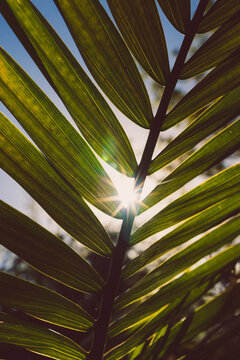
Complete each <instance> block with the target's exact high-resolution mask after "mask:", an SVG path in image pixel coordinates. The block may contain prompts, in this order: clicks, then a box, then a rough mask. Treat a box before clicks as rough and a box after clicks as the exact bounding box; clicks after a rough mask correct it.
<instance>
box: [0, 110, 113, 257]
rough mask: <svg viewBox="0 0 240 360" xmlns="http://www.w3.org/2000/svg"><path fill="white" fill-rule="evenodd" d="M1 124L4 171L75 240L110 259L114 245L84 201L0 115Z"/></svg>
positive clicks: (0, 141) (0, 147) (1, 164)
mask: <svg viewBox="0 0 240 360" xmlns="http://www.w3.org/2000/svg"><path fill="white" fill-rule="evenodd" d="M0 120H1V121H0V150H1V157H0V166H1V168H2V169H3V170H4V171H6V172H7V173H8V174H9V175H10V176H11V177H13V178H14V179H15V180H16V181H17V182H18V183H19V184H20V185H21V186H22V187H23V188H24V189H25V190H26V191H28V193H29V194H30V195H31V196H32V197H33V198H34V199H35V200H36V201H37V202H38V203H39V204H40V205H41V206H42V207H43V209H44V210H45V211H46V212H47V213H48V214H49V215H50V216H51V217H52V218H53V219H54V220H55V221H56V222H57V223H59V225H60V226H61V227H62V228H63V229H64V230H66V231H67V232H68V233H69V234H70V235H72V236H73V237H74V238H75V239H76V240H78V241H80V242H81V243H83V244H84V245H86V246H87V247H89V248H90V249H92V250H93V251H95V252H97V253H99V254H105V255H109V254H110V253H111V249H112V248H113V245H112V242H111V240H110V239H109V236H108V235H107V233H106V231H105V230H104V228H103V226H102V225H101V223H100V222H99V221H98V219H97V218H96V216H95V215H94V214H93V212H92V211H91V210H90V209H89V208H88V206H87V204H86V203H85V202H84V201H83V199H82V198H81V197H80V196H79V195H78V194H77V193H76V192H75V191H74V190H72V189H71V188H70V187H69V186H68V185H67V184H66V183H65V181H63V180H62V179H61V178H60V176H58V174H57V173H56V172H55V171H54V170H53V168H52V167H51V165H49V163H48V161H47V160H46V159H45V157H44V156H43V155H42V154H41V153H40V152H39V151H38V150H37V149H36V147H35V146H34V145H33V144H32V143H31V142H30V141H28V140H27V139H26V138H25V136H23V134H22V133H21V132H20V131H19V130H18V129H17V128H16V127H15V126H14V125H13V124H12V123H11V122H10V121H9V120H8V119H7V118H6V117H5V116H4V115H2V114H0Z"/></svg>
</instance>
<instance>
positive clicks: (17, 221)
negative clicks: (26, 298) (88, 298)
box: [0, 201, 103, 292]
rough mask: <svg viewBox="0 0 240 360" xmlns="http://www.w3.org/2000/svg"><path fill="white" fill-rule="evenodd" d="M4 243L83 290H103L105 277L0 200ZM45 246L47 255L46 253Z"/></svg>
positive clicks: (16, 252) (62, 280) (2, 239)
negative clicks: (102, 277)
mask: <svg viewBox="0 0 240 360" xmlns="http://www.w3.org/2000/svg"><path fill="white" fill-rule="evenodd" d="M0 229H1V234H2V237H1V239H0V243H1V245H3V246H5V247H6V248H7V249H9V250H11V251H12V252H14V253H15V254H17V255H18V256H20V257H21V258H22V259H24V260H25V261H27V262H28V263H29V264H31V265H32V266H34V267H35V268H36V269H38V270H39V271H41V272H43V273H44V274H46V275H48V276H50V277H52V278H54V279H56V280H58V281H60V282H62V283H64V284H66V285H68V286H71V287H73V288H74V289H77V290H80V291H87V292H89V291H90V292H92V291H96V290H100V289H101V286H100V284H102V285H103V280H102V279H101V277H100V276H99V275H98V273H97V272H96V271H95V270H94V269H93V268H92V267H91V266H90V265H88V263H87V262H86V261H85V260H84V259H82V258H81V257H80V256H79V255H77V254H76V253H75V252H74V251H73V250H72V249H71V248H70V247H69V246H67V245H66V244H65V243H64V242H63V241H62V240H60V239H59V238H57V237H56V236H54V235H53V234H51V233H50V232H48V231H47V230H45V229H44V228H43V227H41V226H40V225H38V224H37V223H35V222H34V221H32V220H31V219H29V218H28V217H27V216H25V215H23V214H21V213H20V212H18V211H17V210H15V209H13V208H12V207H10V206H9V205H7V204H6V203H4V202H3V201H1V202H0ZM46 248H47V249H48V256H46Z"/></svg>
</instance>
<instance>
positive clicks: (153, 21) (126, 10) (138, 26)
mask: <svg viewBox="0 0 240 360" xmlns="http://www.w3.org/2000/svg"><path fill="white" fill-rule="evenodd" d="M108 4H109V7H110V9H111V12H112V14H113V16H114V19H115V21H116V23H117V26H118V28H119V30H120V31H121V34H122V36H123V38H124V40H125V41H126V44H127V45H128V47H129V49H130V50H131V52H132V53H133V55H134V57H135V58H136V59H137V61H138V62H139V64H140V65H141V66H142V67H143V69H144V70H145V71H146V72H147V73H148V74H149V75H150V76H151V77H152V78H153V79H154V80H155V81H157V82H159V83H160V84H165V80H166V79H167V77H168V75H169V64H168V53H167V47H166V43H165V38H164V33H163V29H162V25H161V21H160V18H159V16H158V13H157V11H156V5H155V3H154V1H153V0H149V1H147V2H146V1H143V0H137V1H131V2H129V1H126V0H125V1H119V0H108Z"/></svg>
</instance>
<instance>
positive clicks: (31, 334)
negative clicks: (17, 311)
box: [0, 313, 87, 360]
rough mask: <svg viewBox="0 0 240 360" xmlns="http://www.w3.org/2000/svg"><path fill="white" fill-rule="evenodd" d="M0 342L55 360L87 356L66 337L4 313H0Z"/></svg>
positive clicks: (76, 358)
mask: <svg viewBox="0 0 240 360" xmlns="http://www.w3.org/2000/svg"><path fill="white" fill-rule="evenodd" d="M0 341H1V342H3V343H7V344H14V345H18V346H22V347H24V348H26V349H27V350H30V351H32V352H34V353H37V354H41V355H45V356H47V357H50V358H51V359H56V360H84V359H86V355H87V354H86V351H85V350H83V349H82V348H81V347H80V346H79V345H77V344H76V343H75V342H73V341H72V340H70V339H68V338H67V337H65V336H63V335H61V334H58V333H57V332H55V331H52V330H49V329H46V328H44V327H40V326H36V325H33V324H31V323H30V322H27V321H24V320H18V319H15V318H14V317H12V316H9V315H6V314H4V313H0Z"/></svg>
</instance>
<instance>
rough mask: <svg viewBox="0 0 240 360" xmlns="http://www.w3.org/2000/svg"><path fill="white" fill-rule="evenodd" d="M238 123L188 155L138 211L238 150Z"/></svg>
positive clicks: (239, 143) (239, 141)
mask: <svg viewBox="0 0 240 360" xmlns="http://www.w3.org/2000/svg"><path fill="white" fill-rule="evenodd" d="M239 125H240V119H239V120H237V121H235V122H234V123H233V124H231V125H229V126H228V127H227V128H225V129H224V130H223V131H221V132H220V133H218V134H217V135H216V136H214V137H213V138H212V139H210V140H209V141H208V142H207V143H206V144H204V145H203V146H202V147H201V148H200V149H198V150H197V151H195V152H194V153H193V154H192V155H190V156H189V157H188V158H187V159H186V160H185V161H184V162H183V163H181V164H180V165H179V166H178V167H177V168H176V169H175V170H174V171H173V172H172V173H171V174H170V175H168V176H167V177H166V178H165V179H163V180H162V181H161V183H160V184H159V185H157V186H156V187H155V188H154V189H153V191H152V192H151V193H150V194H149V195H148V196H147V197H146V198H145V199H144V200H143V205H142V207H141V209H140V211H141V212H142V211H144V210H146V209H148V208H149V207H151V206H153V205H155V204H157V203H158V202H159V201H160V200H162V199H164V198H165V197H166V196H168V195H170V194H172V193H173V192H174V191H176V190H178V189H180V188H181V187H182V186H183V185H184V184H186V183H187V182H188V181H190V180H192V179H193V178H195V177H196V176H198V175H199V174H201V173H202V172H203V171H205V170H207V169H209V168H210V167H211V166H213V165H215V164H217V163H218V162H219V161H221V160H223V159H225V158H226V157H227V156H229V155H230V154H232V153H233V152H235V151H236V150H238V149H239V147H240V126H239Z"/></svg>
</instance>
